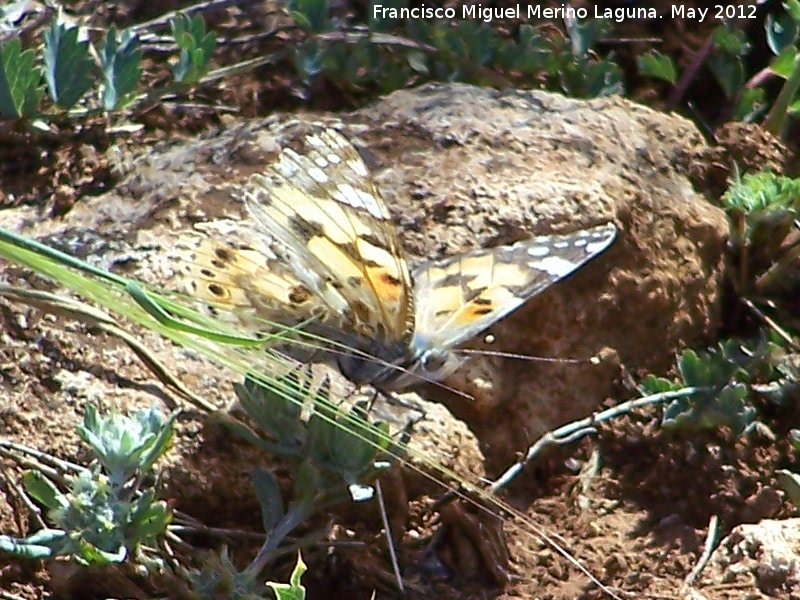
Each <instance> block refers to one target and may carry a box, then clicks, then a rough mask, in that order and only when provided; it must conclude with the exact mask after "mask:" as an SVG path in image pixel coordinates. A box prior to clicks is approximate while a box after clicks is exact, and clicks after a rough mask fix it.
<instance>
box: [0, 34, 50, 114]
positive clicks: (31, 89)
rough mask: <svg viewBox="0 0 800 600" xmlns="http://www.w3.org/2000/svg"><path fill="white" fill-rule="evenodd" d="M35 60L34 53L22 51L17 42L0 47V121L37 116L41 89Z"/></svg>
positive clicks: (16, 40) (41, 93)
mask: <svg viewBox="0 0 800 600" xmlns="http://www.w3.org/2000/svg"><path fill="white" fill-rule="evenodd" d="M34 60H35V57H34V54H33V50H25V51H23V50H22V41H20V39H19V38H14V39H12V40H10V41H9V42H7V43H6V44H3V45H2V46H0V69H2V71H1V72H0V117H3V118H11V119H23V118H25V119H28V118H31V117H33V116H34V115H35V114H36V109H37V107H38V106H39V101H40V100H41V99H42V96H43V95H44V86H42V85H41V83H42V69H41V68H39V67H38V66H36V65H35V64H34Z"/></svg>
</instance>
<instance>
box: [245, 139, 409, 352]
mask: <svg viewBox="0 0 800 600" xmlns="http://www.w3.org/2000/svg"><path fill="white" fill-rule="evenodd" d="M306 143H307V144H308V146H309V147H310V149H309V151H308V152H307V153H306V154H304V155H300V154H297V153H295V152H294V151H292V150H291V149H286V150H284V151H283V153H282V154H281V156H280V158H279V159H278V161H277V162H276V163H275V164H274V165H272V167H271V168H270V170H269V173H268V176H261V175H257V176H254V177H253V178H252V179H251V180H250V182H249V184H248V186H247V187H246V188H245V189H244V191H243V197H244V199H245V202H246V203H247V207H248V210H249V212H250V213H251V215H252V216H253V218H254V219H255V220H256V221H257V222H258V224H259V225H260V227H261V228H262V229H263V230H264V233H265V234H266V235H268V236H271V237H272V238H274V240H275V243H274V244H273V250H274V252H275V253H276V254H278V255H280V256H282V257H284V259H285V260H286V261H287V262H289V263H290V264H293V265H294V267H293V270H294V271H295V275H296V276H297V278H298V279H300V280H301V281H305V282H306V283H307V287H309V288H311V289H314V290H318V293H319V294H320V295H321V297H322V298H323V301H324V302H325V304H327V305H329V306H330V309H331V313H332V314H331V315H330V318H331V319H340V322H339V323H338V325H339V327H340V328H348V329H350V330H351V333H354V334H360V335H363V336H367V337H379V338H383V339H386V340H387V341H389V342H395V341H398V340H401V339H404V338H408V337H410V334H411V327H412V324H413V312H412V307H411V301H412V300H411V284H410V277H409V274H408V267H407V266H406V263H405V260H404V259H403V257H402V254H401V252H400V250H399V247H398V242H397V238H396V235H395V231H394V227H393V225H392V223H391V221H390V220H389V212H388V210H387V209H386V206H385V204H384V203H383V201H382V199H381V198H380V196H379V195H378V192H377V190H376V189H375V187H374V185H373V183H372V180H371V179H370V178H369V173H368V171H367V168H366V166H365V165H364V163H363V161H362V160H361V157H360V156H359V155H358V153H357V152H356V150H355V149H354V148H353V147H352V146H351V145H350V144H349V143H348V142H347V141H346V140H345V139H344V138H342V137H341V136H340V135H339V134H337V133H335V132H333V131H331V130H326V131H325V132H322V133H320V134H316V135H312V136H309V137H308V138H307V139H306Z"/></svg>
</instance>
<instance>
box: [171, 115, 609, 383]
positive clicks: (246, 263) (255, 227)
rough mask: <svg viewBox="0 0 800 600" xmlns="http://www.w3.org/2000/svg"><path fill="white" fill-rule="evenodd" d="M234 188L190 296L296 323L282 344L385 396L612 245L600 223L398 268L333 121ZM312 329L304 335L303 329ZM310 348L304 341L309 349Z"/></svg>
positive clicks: (197, 266) (368, 187)
mask: <svg viewBox="0 0 800 600" xmlns="http://www.w3.org/2000/svg"><path fill="white" fill-rule="evenodd" d="M305 144H306V146H307V152H305V153H304V154H302V155H301V154H298V153H296V152H294V151H293V150H291V149H288V148H287V149H284V150H283V152H282V153H281V155H280V157H279V158H278V159H277V161H276V162H275V163H274V164H272V165H271V166H270V167H269V168H268V169H267V170H266V172H265V173H264V174H257V175H254V176H252V177H251V178H250V180H249V181H248V183H247V184H246V185H245V186H243V187H241V188H238V189H237V191H236V192H235V197H236V198H237V199H238V200H241V201H242V202H244V205H245V206H246V210H247V213H248V215H249V218H248V219H246V220H245V221H244V222H233V221H227V222H226V221H219V222H217V223H215V224H213V225H207V226H206V227H205V229H206V233H205V236H204V241H203V242H202V243H200V244H198V245H197V246H196V247H195V248H194V249H193V250H192V256H191V259H190V264H189V267H188V270H187V274H188V278H187V281H186V283H187V284H188V290H187V291H189V292H190V293H191V294H192V295H193V296H194V297H195V298H198V299H199V300H200V301H201V302H203V303H205V304H206V305H207V306H208V308H209V310H211V311H212V312H213V313H214V314H215V315H218V316H219V315H230V316H231V317H232V318H233V320H234V322H235V323H236V324H237V326H238V327H242V328H244V329H245V330H247V331H251V332H258V331H265V330H268V329H269V327H268V326H267V323H268V322H272V323H273V324H274V323H280V324H284V325H288V326H292V327H293V326H298V325H299V326H300V327H301V328H302V331H303V336H302V337H300V338H298V339H297V340H295V342H296V343H291V344H288V345H285V346H284V347H282V348H281V350H283V351H284V352H286V353H287V354H289V355H290V356H292V357H293V358H297V359H298V360H301V361H309V360H310V361H314V362H328V363H330V364H333V365H335V366H337V367H338V368H339V370H340V371H341V372H342V373H343V374H344V375H345V376H346V377H347V378H348V379H350V380H351V381H353V382H354V383H357V384H363V383H369V384H371V385H373V386H375V387H376V388H378V389H380V390H383V391H391V390H403V389H405V388H408V387H410V386H413V385H414V384H416V383H420V382H422V381H438V380H441V379H443V378H445V377H447V376H448V375H450V374H452V373H453V372H454V371H455V370H456V369H457V368H458V366H459V365H460V364H461V363H462V362H463V360H464V359H463V358H462V357H461V356H459V353H458V352H457V350H456V348H457V347H458V346H459V344H461V343H463V342H465V341H466V340H468V339H470V338H472V337H473V336H476V335H478V334H479V333H481V332H482V331H484V330H486V329H487V328H488V327H490V326H491V325H492V324H494V323H495V322H497V321H498V320H500V319H502V318H503V317H505V316H506V315H508V314H509V313H511V312H512V311H514V310H516V309H517V308H519V307H520V306H521V305H522V304H524V303H525V302H526V301H527V300H528V299H530V298H531V297H533V296H535V295H536V294H538V293H540V292H542V291H543V290H545V289H547V288H548V287H549V286H551V285H552V284H554V283H555V282H557V281H558V280H560V279H563V278H564V277H566V276H568V275H569V274H570V273H572V272H574V271H575V270H576V269H578V268H579V267H581V265H583V264H584V263H586V262H587V261H589V260H591V259H592V258H594V257H595V256H597V255H598V254H600V253H601V252H602V251H603V250H605V249H606V248H607V247H608V246H609V245H611V243H612V242H613V240H614V238H615V236H616V229H615V227H614V226H613V225H612V224H610V223H607V224H604V225H599V226H597V227H594V228H592V229H586V230H581V231H576V232H574V233H568V234H563V235H547V236H539V237H533V238H531V239H527V240H523V241H520V242H517V243H515V244H513V245H508V246H500V247H496V248H491V249H482V250H475V251H472V252H467V253H464V254H460V255H457V256H453V257H450V258H444V259H437V260H430V261H427V262H424V263H422V264H420V265H419V266H417V267H416V268H415V269H414V270H413V271H410V270H409V268H408V266H407V264H406V260H405V258H404V255H403V251H402V248H401V247H400V243H399V241H398V239H397V235H396V233H395V228H394V226H393V224H392V220H391V215H390V213H389V211H388V209H387V208H386V205H385V204H384V202H383V200H382V198H381V196H380V194H379V193H378V190H377V189H376V188H375V184H374V183H373V181H372V179H371V178H370V175H369V172H368V171H367V168H366V165H365V164H364V162H363V160H362V159H361V157H360V155H359V154H358V152H357V151H356V149H355V148H354V147H353V146H352V145H351V144H350V143H349V142H348V141H347V140H346V139H345V138H344V137H342V135H340V134H339V133H337V132H336V131H333V130H331V129H327V130H324V131H322V132H320V133H315V134H311V135H309V136H307V137H306V139H305ZM307 336H310V337H307ZM310 347H313V348H310Z"/></svg>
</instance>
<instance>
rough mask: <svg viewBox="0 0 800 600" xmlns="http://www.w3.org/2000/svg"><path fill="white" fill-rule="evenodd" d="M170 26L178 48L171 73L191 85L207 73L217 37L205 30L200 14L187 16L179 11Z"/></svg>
mask: <svg viewBox="0 0 800 600" xmlns="http://www.w3.org/2000/svg"><path fill="white" fill-rule="evenodd" d="M170 26H171V27H172V34H173V36H174V37H175V43H176V44H177V45H178V48H180V55H179V56H178V63H177V64H176V65H175V66H174V67H173V69H172V73H173V75H174V76H175V80H176V81H178V82H180V83H185V84H187V85H193V84H195V83H197V82H199V81H200V79H202V78H203V77H204V76H205V75H206V73H208V70H209V65H210V62H211V54H212V53H213V52H214V47H215V46H216V43H217V37H216V35H215V34H214V33H213V32H208V33H207V32H206V24H205V21H203V18H202V17H201V16H200V15H195V16H194V17H191V18H189V17H188V16H187V15H185V14H183V13H180V14H178V15H177V16H176V17H175V18H174V19H172V21H171V22H170Z"/></svg>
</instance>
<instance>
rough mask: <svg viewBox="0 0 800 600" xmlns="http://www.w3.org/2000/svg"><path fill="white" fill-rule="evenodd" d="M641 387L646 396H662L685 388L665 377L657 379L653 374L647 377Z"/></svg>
mask: <svg viewBox="0 0 800 600" xmlns="http://www.w3.org/2000/svg"><path fill="white" fill-rule="evenodd" d="M639 385H640V387H641V388H642V394H644V395H646V396H650V395H653V394H661V393H663V392H674V391H677V390H679V389H681V388H683V387H684V386H683V384H681V383H677V382H673V381H670V380H669V379H664V378H663V377H656V376H655V375H652V374H648V375H647V376H645V378H644V379H642V381H641V383H640V384H639Z"/></svg>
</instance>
